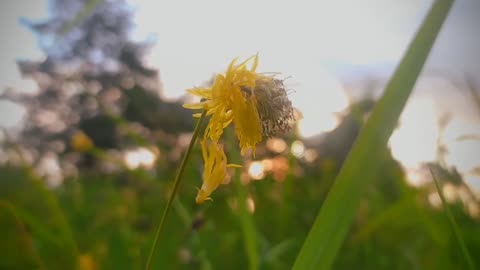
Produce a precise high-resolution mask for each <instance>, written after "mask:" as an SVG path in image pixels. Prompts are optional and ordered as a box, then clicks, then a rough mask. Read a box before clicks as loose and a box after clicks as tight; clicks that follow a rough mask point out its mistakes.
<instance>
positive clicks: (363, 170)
mask: <svg viewBox="0 0 480 270" xmlns="http://www.w3.org/2000/svg"><path fill="white" fill-rule="evenodd" d="M452 3H453V0H438V1H435V2H434V4H433V6H432V8H431V9H430V11H429V13H428V15H427V17H426V18H425V20H424V21H423V23H422V25H421V27H420V29H419V30H418V32H417V33H416V35H415V38H414V39H413V41H412V42H411V44H410V46H409V48H408V50H407V52H406V54H405V55H404V57H403V59H402V61H401V62H400V65H399V66H398V67H397V69H396V71H395V73H394V75H393V77H392V78H391V79H390V81H389V83H388V84H387V86H386V89H385V92H384V94H383V96H382V97H381V98H380V100H379V101H378V102H377V104H376V105H375V108H374V109H373V111H372V114H371V115H370V117H369V119H368V121H367V123H366V124H365V126H364V128H363V130H362V131H361V132H360V134H359V136H358V138H357V140H356V142H355V144H354V145H353V147H352V150H351V152H350V154H349V155H348V157H347V159H346V160H345V163H344V165H343V167H342V169H341V171H340V173H339V175H338V176H337V178H336V179H335V183H334V184H333V186H332V188H331V190H330V192H329V194H328V196H327V198H326V200H325V202H324V204H323V206H322V208H321V210H320V212H319V214H318V216H317V218H316V220H315V223H314V224H313V226H312V228H311V230H310V232H309V234H308V236H307V239H306V240H305V242H304V244H303V247H302V249H301V250H300V253H299V255H298V256H297V259H296V261H295V264H294V266H293V269H294V270H308V269H329V268H330V266H331V265H332V263H333V261H334V259H335V256H336V255H337V253H338V250H339V248H340V246H341V244H342V242H343V239H344V238H345V235H346V233H347V231H348V228H349V225H350V224H351V222H352V219H353V215H354V213H355V210H356V209H357V206H358V204H359V202H360V199H361V196H362V193H363V191H364V190H365V187H366V186H368V185H369V184H370V183H371V182H372V179H373V178H374V177H375V174H376V172H377V171H378V169H379V166H380V164H381V162H380V161H381V158H382V155H383V154H384V153H385V149H386V145H387V142H388V139H389V138H390V135H391V134H392V132H393V129H394V127H395V125H396V124H397V121H398V118H399V116H400V113H401V112H402V110H403V107H404V106H405V103H406V102H407V99H408V97H409V95H410V93H411V92H412V89H413V86H414V84H415V82H416V80H417V77H418V76H419V74H420V72H421V70H422V67H423V65H424V63H425V60H426V59H427V56H428V54H429V52H430V49H431V47H432V45H433V43H434V41H435V38H436V37H437V34H438V32H439V31H440V28H441V26H442V24H443V22H444V20H445V18H446V17H447V14H448V11H449V10H450V7H451V5H452Z"/></svg>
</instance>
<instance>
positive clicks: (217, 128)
mask: <svg viewBox="0 0 480 270" xmlns="http://www.w3.org/2000/svg"><path fill="white" fill-rule="evenodd" d="M236 61H237V58H235V59H234V60H233V61H232V62H231V63H230V65H229V66H228V69H227V71H226V72H225V74H224V75H223V74H218V75H217V76H216V77H215V80H214V82H213V84H212V86H211V87H207V88H193V89H188V90H187V92H189V93H191V94H193V95H195V96H199V97H201V98H203V99H204V100H202V101H201V102H199V103H192V104H185V105H184V107H185V108H189V109H204V110H206V111H207V116H210V121H209V123H208V125H207V128H206V130H205V137H208V138H210V139H211V140H212V141H214V142H218V140H219V139H220V137H221V136H222V134H223V129H224V128H225V127H227V126H228V125H229V124H230V123H231V122H232V121H233V123H234V125H235V134H236V135H237V138H238V140H239V144H240V148H241V150H242V153H245V150H246V149H248V148H251V149H253V150H255V146H256V145H257V144H258V143H259V142H260V141H261V140H262V128H261V123H260V117H259V115H258V111H257V108H256V105H257V104H256V101H255V98H254V97H253V96H251V95H250V96H249V95H247V94H244V92H243V91H242V89H245V88H249V89H254V88H255V85H256V81H257V80H258V79H260V78H262V77H264V76H263V75H261V74H258V73H256V72H255V70H256V68H257V65H258V56H253V57H251V58H249V59H247V60H246V61H245V62H243V63H241V64H239V65H235V63H236ZM251 61H253V65H252V66H251V68H250V69H248V68H247V65H248V63H249V62H251Z"/></svg>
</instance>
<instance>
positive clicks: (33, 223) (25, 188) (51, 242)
mask: <svg viewBox="0 0 480 270" xmlns="http://www.w3.org/2000/svg"><path fill="white" fill-rule="evenodd" d="M0 175H1V176H2V177H1V181H0V184H1V188H0V199H1V200H2V201H5V202H7V203H8V204H10V205H13V207H12V208H11V209H14V213H15V215H16V216H17V218H18V222H20V224H23V225H24V226H25V228H26V231H27V232H30V237H31V239H32V241H33V246H34V247H35V250H36V253H38V255H39V256H40V257H41V260H42V261H43V262H44V263H45V265H46V266H47V267H48V269H76V265H77V248H76V245H75V242H74V241H73V238H72V232H71V230H70V226H69V225H68V223H67V220H66V219H65V216H64V213H63V211H62V209H61V208H60V206H59V203H58V201H57V197H56V196H55V194H53V193H51V192H50V191H48V190H47V189H46V187H45V186H44V185H43V183H42V182H41V180H40V179H37V178H35V177H33V176H31V173H30V170H29V169H23V170H22V169H15V168H10V167H2V168H0ZM4 211H5V210H4ZM19 226H20V225H19ZM3 233H5V236H7V235H8V234H7V232H6V231H3V230H2V234H3ZM2 239H3V237H2ZM4 244H5V245H8V242H3V241H2V242H1V245H4ZM12 252H13V251H12ZM18 253H19V254H22V252H21V251H18ZM27 254H28V253H27ZM2 255H3V254H2Z"/></svg>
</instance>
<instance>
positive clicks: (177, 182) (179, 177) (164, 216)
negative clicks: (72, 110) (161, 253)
mask: <svg viewBox="0 0 480 270" xmlns="http://www.w3.org/2000/svg"><path fill="white" fill-rule="evenodd" d="M205 115H206V111H203V113H202V115H201V116H200V119H199V120H198V121H197V125H196V126H195V130H194V131H193V135H192V139H191V140H190V144H189V145H188V148H187V152H185V155H184V156H183V159H182V163H180V167H179V169H178V171H177V175H176V176H175V180H174V184H173V190H172V192H171V193H170V197H169V198H168V202H167V206H166V207H165V209H164V210H163V214H162V218H161V220H160V223H159V224H158V227H157V230H156V232H155V236H154V239H153V244H152V247H151V249H150V253H149V255H148V258H147V262H146V264H145V269H146V270H149V269H151V267H152V259H153V256H154V255H155V251H156V249H157V246H158V239H159V238H160V235H161V233H162V231H163V228H164V227H165V221H166V219H167V216H168V213H169V212H170V208H172V203H173V200H174V199H175V195H176V194H177V191H178V187H179V186H180V183H181V181H182V176H183V172H184V171H185V167H186V165H187V161H188V159H189V158H190V154H191V153H192V150H193V147H194V146H195V142H196V140H197V137H198V134H199V133H200V129H201V126H202V123H203V120H204V119H205Z"/></svg>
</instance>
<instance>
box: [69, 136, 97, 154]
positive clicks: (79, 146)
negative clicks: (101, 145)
mask: <svg viewBox="0 0 480 270" xmlns="http://www.w3.org/2000/svg"><path fill="white" fill-rule="evenodd" d="M70 144H71V145H72V148H73V149H74V150H75V151H78V152H85V151H88V150H90V149H91V148H92V147H93V142H92V140H91V139H90V137H88V136H87V135H86V134H85V133H83V132H82V131H77V132H75V134H73V136H72V138H71V140H70Z"/></svg>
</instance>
